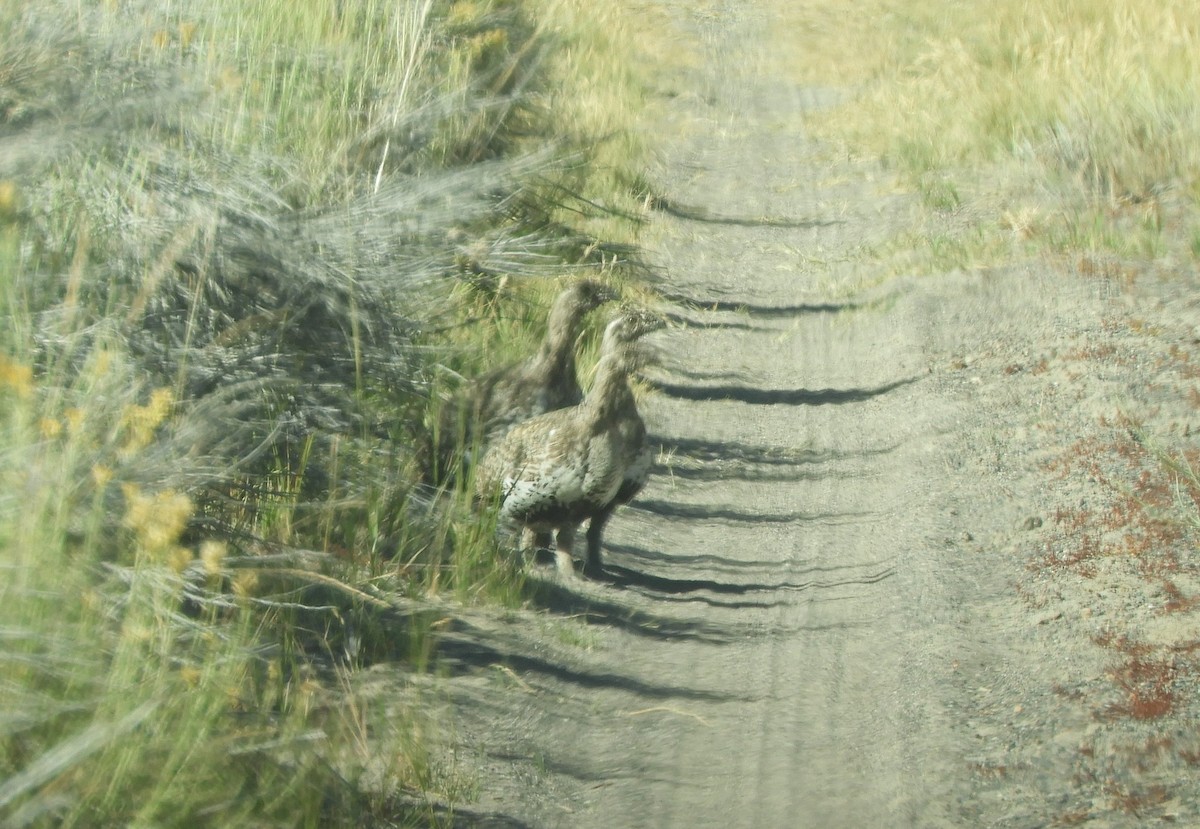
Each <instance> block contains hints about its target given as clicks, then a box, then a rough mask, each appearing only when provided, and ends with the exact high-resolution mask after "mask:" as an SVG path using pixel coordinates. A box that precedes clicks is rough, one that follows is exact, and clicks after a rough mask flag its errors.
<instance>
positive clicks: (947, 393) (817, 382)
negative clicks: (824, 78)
mask: <svg viewBox="0 0 1200 829" xmlns="http://www.w3.org/2000/svg"><path fill="white" fill-rule="evenodd" d="M729 5H730V7H731V10H729V11H728V12H727V13H722V14H720V15H713V16H708V17H701V16H698V15H689V14H687V13H686V12H684V11H677V12H676V13H675V19H676V22H677V23H678V25H679V32H678V36H679V37H680V38H683V39H690V42H691V43H692V45H693V47H694V48H698V49H699V50H700V51H701V52H702V53H703V54H704V56H705V58H706V60H705V63H704V66H703V67H702V68H700V69H697V70H695V71H693V72H686V73H684V74H681V75H679V76H678V77H665V78H664V79H663V81H662V91H663V92H664V93H670V94H671V96H672V97H671V98H670V104H669V105H668V107H667V109H666V113H665V115H664V120H663V121H662V122H661V123H656V124H648V125H647V129H648V130H650V131H653V132H654V133H655V134H656V135H657V136H659V137H660V138H659V140H664V139H663V138H662V137H663V136H665V146H664V148H663V152H662V159H663V162H662V166H661V169H659V170H657V171H656V175H657V184H658V186H659V187H660V188H661V196H662V197H663V199H664V202H663V207H664V208H665V209H663V210H661V211H659V212H658V213H657V214H656V215H657V220H656V222H657V225H656V229H655V231H654V233H653V234H652V237H651V238H650V239H649V241H648V246H649V248H650V251H649V253H650V255H651V256H652V257H653V259H654V261H655V263H656V264H657V265H658V266H659V268H660V271H661V274H662V278H663V282H662V284H661V285H660V286H659V287H660V289H661V290H662V292H663V293H664V295H666V296H668V297H670V298H671V299H672V301H673V302H674V303H675V306H674V311H675V312H676V313H677V314H678V315H679V318H680V320H681V321H686V324H683V325H680V326H678V327H676V328H674V329H672V330H669V331H668V332H665V333H664V334H660V335H656V338H655V340H656V344H657V345H659V346H660V347H661V349H662V352H663V353H664V354H665V355H666V364H665V365H664V366H663V367H662V369H661V370H658V371H656V372H655V373H653V374H652V375H651V376H650V378H649V379H650V386H651V388H652V393H650V394H648V395H647V396H646V399H645V403H644V414H645V417H646V420H647V422H648V424H649V427H650V430H651V432H652V434H653V435H654V437H655V439H657V440H659V441H660V442H661V443H662V445H663V447H664V454H663V457H662V459H661V463H660V464H659V466H658V468H657V470H656V476H655V478H654V479H653V481H652V483H651V485H650V486H649V487H648V488H647V490H646V491H645V492H644V493H643V494H642V496H641V497H640V498H639V499H638V500H637V501H636V502H635V503H634V504H633V505H631V506H629V507H626V508H625V509H624V510H622V511H621V512H619V513H618V515H617V517H616V519H615V520H614V521H613V523H612V525H611V527H610V530H609V533H608V539H607V542H608V543H607V545H606V548H607V557H606V564H607V565H608V572H609V575H610V581H609V582H608V583H602V584H596V583H591V584H587V585H583V586H580V585H574V586H566V587H563V586H557V585H555V584H553V583H552V580H551V583H550V584H548V585H547V587H546V589H545V591H544V595H543V599H544V605H545V607H547V608H550V609H551V610H552V611H555V612H556V614H560V615H561V614H577V615H578V616H579V618H580V619H582V620H583V621H585V622H586V623H587V624H586V626H585V627H580V628H579V629H578V631H579V632H578V633H575V634H568V633H564V632H563V630H562V628H561V627H560V626H558V625H557V624H556V623H554V622H548V623H545V624H537V623H534V622H531V621H530V618H529V617H525V616H521V617H518V618H515V619H510V620H508V621H506V622H502V623H497V624H496V626H495V627H494V628H493V629H492V630H490V631H489V632H488V633H487V634H486V636H485V637H484V638H486V639H487V641H488V642H490V643H491V644H490V645H489V646H488V648H489V649H488V650H486V651H485V652H481V651H479V650H478V640H479V636H480V634H478V632H477V633H476V638H475V640H474V641H475V642H476V645H475V646H474V649H473V646H471V645H467V644H462V645H461V646H456V645H455V641H456V640H455V639H454V637H448V638H447V645H446V653H445V655H446V658H447V664H449V665H455V664H460V663H461V664H467V663H470V664H473V665H486V666H492V667H493V668H494V669H493V670H490V671H484V672H481V673H476V674H470V673H469V672H466V673H465V675H464V676H462V677H460V678H459V679H458V680H456V682H457V683H458V684H457V685H456V686H455V687H456V689H457V690H456V691H455V692H454V693H455V695H456V696H455V698H456V701H457V702H458V703H460V705H459V706H458V714H457V723H458V725H457V728H458V732H457V736H458V743H459V745H460V751H461V754H460V756H459V759H460V760H464V759H465V760H467V761H468V764H469V765H472V766H473V767H474V768H475V769H476V770H477V774H478V775H479V777H480V783H481V792H480V799H479V802H478V804H477V808H475V807H472V808H471V809H470V810H468V814H465V815H464V818H463V819H464V821H465V822H466V823H467V824H469V825H489V826H510V825H511V826H516V825H528V826H538V827H552V826H555V827H557V826H561V827H604V828H605V829H609V828H610V827H740V826H746V827H751V826H753V827H783V826H801V827H895V826H912V827H937V826H1005V827H1010V826H1011V827H1016V826H1021V827H1033V826H1043V825H1048V824H1050V823H1051V822H1053V821H1054V820H1056V819H1059V820H1066V819H1067V817H1069V816H1070V815H1077V816H1084V817H1086V818H1087V819H1086V821H1085V820H1083V819H1082V818H1080V821H1079V822H1086V824H1087V825H1089V826H1118V825H1129V826H1133V825H1138V824H1139V821H1140V820H1141V817H1140V816H1137V815H1135V814H1130V813H1128V812H1121V811H1119V810H1114V809H1113V808H1112V803H1111V801H1110V800H1106V799H1105V797H1104V796H1103V795H1104V789H1103V786H1102V785H1101V784H1100V783H1097V784H1096V785H1095V786H1093V787H1091V788H1089V787H1088V786H1087V785H1084V784H1081V783H1080V780H1079V777H1080V774H1081V773H1082V771H1083V770H1085V769H1084V766H1086V762H1085V758H1081V754H1080V751H1081V749H1080V746H1081V745H1085V744H1089V743H1088V741H1089V740H1093V741H1094V740H1095V739H1096V731H1097V729H1098V728H1100V726H1098V725H1097V722H1096V719H1095V716H1094V710H1095V709H1094V707H1092V708H1089V706H1087V705H1081V704H1079V702H1078V699H1077V698H1072V695H1071V694H1066V693H1063V692H1062V689H1063V688H1064V687H1066V688H1075V689H1080V688H1083V689H1087V690H1088V693H1091V692H1092V690H1091V689H1099V687H1100V685H1101V684H1102V678H1103V675H1104V673H1105V670H1106V664H1107V662H1106V659H1107V658H1108V657H1106V655H1105V654H1104V653H1103V652H1102V651H1101V650H1100V649H1099V648H1098V647H1096V645H1095V644H1094V643H1093V641H1092V639H1091V638H1090V637H1091V635H1092V633H1093V632H1094V631H1093V629H1092V628H1089V627H1088V624H1089V623H1088V621H1087V619H1086V618H1085V617H1086V616H1087V615H1088V614H1086V613H1085V614H1083V615H1082V616H1080V614H1079V612H1078V611H1079V608H1078V607H1077V606H1076V605H1073V604H1071V603H1070V602H1069V601H1068V600H1066V599H1063V598H1062V596H1061V595H1057V598H1056V599H1055V600H1054V601H1050V600H1049V599H1046V596H1047V595H1049V594H1051V593H1054V592H1055V591H1056V590H1058V589H1059V588H1058V586H1055V585H1050V586H1047V585H1044V584H1041V583H1040V582H1037V580H1036V579H1033V582H1036V583H1031V578H1032V577H1031V576H1030V575H1029V571H1028V568H1027V567H1026V562H1027V558H1028V554H1029V551H1030V550H1034V549H1037V548H1038V546H1039V545H1040V544H1042V543H1043V541H1042V536H1041V534H1042V533H1044V532H1045V531H1046V530H1045V529H1044V528H1043V525H1044V524H1045V525H1046V527H1048V522H1049V518H1048V515H1049V510H1051V509H1053V508H1054V505H1055V503H1056V502H1055V498H1056V494H1055V493H1053V492H1049V491H1047V488H1048V486H1049V485H1048V484H1047V477H1046V474H1045V470H1044V467H1043V465H1042V462H1043V461H1044V460H1046V459H1047V458H1048V457H1049V456H1050V453H1051V451H1052V450H1053V449H1054V448H1055V444H1059V445H1065V443H1067V442H1069V441H1070V440H1072V439H1074V437H1075V436H1076V435H1074V434H1073V433H1072V432H1073V430H1074V429H1075V428H1076V427H1075V425H1074V421H1073V420H1072V418H1090V417H1092V416H1093V415H1094V414H1095V412H1096V411H1099V410H1100V409H1102V408H1103V405H1104V403H1105V401H1106V400H1107V395H1108V394H1109V391H1108V390H1107V388H1108V387H1105V386H1103V385H1097V386H1096V387H1095V388H1094V389H1093V390H1092V392H1090V396H1089V394H1085V393H1083V392H1080V393H1078V394H1072V395H1068V394H1065V393H1060V392H1061V391H1062V390H1063V384H1062V383H1060V382H1059V381H1060V380H1064V377H1065V375H1064V377H1056V375H1055V371H1056V369H1055V367H1054V366H1055V363H1054V361H1053V360H1051V361H1050V363H1049V365H1050V370H1049V371H1048V372H1045V373H1043V374H1039V375H1038V376H1037V377H1036V378H1035V377H1032V376H1029V375H1027V374H1026V375H1022V374H1021V373H1020V372H1013V371H1011V370H1010V368H1006V367H1011V366H1012V365H1014V364H1016V363H1020V362H1021V361H1028V360H1030V359H1034V358H1036V357H1037V356H1038V355H1040V354H1050V355H1053V354H1054V353H1057V350H1058V349H1060V348H1065V347H1066V346H1067V345H1069V344H1070V343H1073V342H1077V341H1079V340H1080V339H1081V338H1082V339H1084V340H1086V339H1087V338H1088V337H1091V336H1094V335H1096V329H1097V324H1098V323H1097V321H1098V320H1099V319H1100V318H1101V317H1102V316H1103V315H1104V314H1106V313H1108V312H1109V310H1111V308H1112V307H1113V303H1114V295H1115V294H1117V293H1118V292H1117V291H1115V290H1113V288H1112V286H1111V285H1110V284H1109V283H1107V282H1104V281H1102V280H1101V281H1092V282H1089V283H1084V282H1081V281H1079V280H1073V281H1072V280H1064V279H1061V278H1059V277H1058V276H1056V275H1053V274H1048V273H1039V272H1036V271H1034V270H1028V269H1022V270H1016V269H1013V270H1010V271H1005V272H996V271H994V270H993V271H991V272H987V273H983V272H981V273H972V274H964V273H953V274H945V275H940V276H937V277H926V278H920V279H918V278H910V277H907V276H905V275H899V276H890V275H888V274H884V273H874V272H872V270H871V269H872V268H878V267H880V266H878V265H875V264H872V263H871V261H870V259H869V258H868V257H865V256H863V255H861V252H862V251H863V249H864V248H865V247H866V246H869V245H872V244H875V243H881V242H884V241H886V240H888V239H891V238H893V237H895V236H896V235H897V234H899V233H902V232H914V233H920V232H922V231H923V230H924V229H926V228H924V226H923V225H922V224H921V223H922V222H928V221H929V219H928V218H922V216H924V215H926V214H923V213H922V211H921V210H920V209H919V208H918V207H917V205H916V204H915V201H914V199H915V197H913V196H911V195H906V194H903V193H901V192H899V191H898V190H897V189H896V188H894V187H893V185H892V184H891V182H890V180H889V178H888V176H887V175H886V174H884V173H883V172H882V171H880V170H879V169H877V168H875V167H872V166H869V165H858V164H850V163H843V162H834V161H831V159H830V154H829V152H828V151H827V149H826V148H823V147H821V146H819V145H818V144H816V143H815V142H813V141H811V140H809V139H808V138H806V137H805V134H804V132H803V124H804V115H805V113H806V112H811V111H813V110H814V109H815V108H819V107H821V106H823V105H827V104H828V103H829V102H830V100H831V94H832V93H825V92H818V91H813V90H807V89H803V88H798V87H796V86H795V85H793V84H791V83H789V82H787V81H784V80H782V79H779V78H773V77H770V76H767V75H764V74H761V73H760V72H759V70H758V69H757V68H756V67H758V66H761V65H762V62H761V61H760V60H759V59H758V58H759V57H760V55H759V53H758V52H757V51H756V50H758V49H759V48H761V44H762V43H764V42H766V41H767V40H768V38H766V37H765V34H764V31H765V30H764V27H766V26H770V25H773V21H772V18H771V17H770V16H769V15H768V14H766V13H765V12H762V13H760V12H753V11H749V10H746V9H744V8H742V7H743V6H747V5H749V4H729ZM733 7H737V10H732V8H733ZM945 220H946V221H953V220H954V219H953V217H948V218H946V219H945ZM889 276H890V278H887V279H886V281H885V277H889ZM873 283H876V284H878V287H875V288H870V289H863V290H850V288H853V287H856V286H861V285H871V284H873ZM1122 301H1124V300H1122ZM1064 382H1065V381H1064ZM1085 382H1086V380H1085ZM1092 398H1095V399H1092ZM1081 401H1082V402H1081ZM1043 518H1045V520H1044V521H1043ZM1018 588H1021V589H1020V590H1018ZM1039 590H1040V591H1041V593H1042V594H1043V595H1042V598H1043V599H1044V601H1042V602H1041V604H1040V605H1039V604H1038V602H1031V601H1030V599H1029V593H1030V592H1031V591H1032V592H1035V593H1036V592H1038V591H1039ZM1022 594H1024V595H1022ZM1064 613H1065V614H1066V616H1065V617H1064ZM556 614H551V617H552V618H555V616H556ZM1056 614H1057V615H1056ZM534 618H536V617H534ZM464 641H465V640H464ZM456 660H457V661H456ZM472 677H474V678H472ZM1080 693H1083V692H1082V691H1081V692H1080ZM1095 693H1096V694H1100V693H1101V691H1099V690H1096V691H1095ZM1085 754H1086V752H1085ZM1087 756H1092V755H1087ZM1172 773H1173V774H1176V777H1178V778H1179V779H1186V772H1185V771H1181V772H1172ZM1173 779H1174V778H1173ZM1176 782H1178V780H1176ZM1193 800H1194V798H1193ZM1172 803H1173V805H1172V806H1171V807H1170V808H1171V809H1173V810H1174V811H1173V812H1172V814H1174V815H1176V816H1177V817H1178V818H1179V819H1181V820H1182V821H1183V823H1184V824H1186V823H1187V820H1188V819H1190V818H1189V817H1188V816H1194V815H1195V811H1194V809H1195V804H1194V802H1189V801H1187V799H1186V798H1185V799H1184V800H1176V801H1172Z"/></svg>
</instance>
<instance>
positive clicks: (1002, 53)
mask: <svg viewBox="0 0 1200 829" xmlns="http://www.w3.org/2000/svg"><path fill="white" fill-rule="evenodd" d="M778 13H779V14H780V15H781V17H782V19H783V21H784V22H783V23H781V25H780V26H778V27H775V31H777V32H778V33H779V38H780V40H779V42H778V43H776V44H772V49H773V54H775V55H776V57H775V60H774V63H775V66H776V67H777V68H779V69H781V70H782V71H784V72H786V73H788V74H789V75H791V76H792V77H796V78H798V79H799V80H800V81H801V82H803V83H808V84H813V85H824V86H836V87H839V88H843V89H848V90H849V91H850V94H849V95H848V96H847V98H846V100H845V103H844V104H843V105H842V106H840V107H837V108H835V109H834V110H832V111H830V112H828V113H826V114H824V115H815V116H813V117H812V118H810V119H809V126H810V128H813V129H815V130H816V131H817V132H819V133H821V134H822V135H824V136H825V137H827V138H830V139H833V140H836V141H839V142H841V143H842V144H844V145H845V146H847V147H849V148H851V152H853V153H857V154H867V155H872V156H878V157H880V158H882V159H883V160H884V161H885V162H886V163H888V164H889V165H891V166H892V167H894V168H895V169H896V170H897V171H898V172H899V173H900V174H901V175H902V176H903V177H904V178H905V179H907V180H908V182H909V183H910V186H911V187H912V188H913V189H914V190H917V191H920V192H922V194H923V197H924V199H925V201H926V203H927V204H928V205H929V207H930V208H931V209H932V210H935V211H936V210H948V209H955V208H957V207H958V206H959V205H960V204H964V205H967V206H971V207H974V208H977V209H979V210H980V211H982V212H983V214H984V215H983V217H982V220H981V221H982V224H984V226H985V227H987V226H990V227H991V229H992V230H993V231H994V232H996V233H1000V234H1002V233H1003V231H1004V229H1003V228H1002V227H1000V226H999V225H1000V224H1001V223H1002V217H1003V216H1004V215H1005V214H1006V213H1007V214H1010V215H1011V214H1024V215H1025V216H1026V217H1027V218H1028V221H1026V222H1025V223H1024V229H1025V232H1024V241H1026V242H1028V243H1029V248H1030V249H1031V250H1032V251H1033V252H1038V251H1045V250H1050V251H1054V252H1062V251H1071V252H1078V251H1090V252H1105V253H1111V254H1114V255H1118V256H1122V257H1129V258H1143V257H1149V258H1155V259H1157V258H1173V259H1174V260H1175V261H1194V259H1195V255H1196V250H1197V249H1198V246H1197V243H1196V239H1197V238H1198V232H1200V221H1198V219H1197V216H1198V212H1200V211H1198V210H1197V207H1198V206H1200V204H1198V200H1200V151H1198V150H1197V149H1196V148H1197V147H1198V146H1200V140H1198V139H1200V127H1198V126H1197V124H1198V123H1200V120H1198V119H1197V118H1196V113H1197V108H1198V106H1200V99H1198V98H1197V96H1196V94H1195V90H1194V84H1193V83H1191V79H1192V78H1194V77H1195V76H1196V74H1197V70H1198V69H1200V67H1198V66H1197V61H1198V60H1200V58H1197V55H1198V54H1200V50H1198V49H1197V46H1200V43H1198V42H1197V41H1198V39H1200V34H1198V32H1200V11H1198V10H1197V9H1196V7H1195V6H1194V5H1193V4H1189V3H1186V2H1182V0H1175V1H1174V2H1166V3H1158V4H1155V5H1153V6H1147V5H1145V4H1142V3H1137V2H1133V0H1122V2H1116V3H1106V4H1103V5H1086V4H1079V3H1072V2H1067V1H1066V0H1038V2H1033V3H1023V2H1005V3H998V4H992V5H990V6H988V7H987V8H986V9H977V8H975V7H972V6H970V5H969V4H962V3H951V2H941V1H937V0H925V1H924V2H921V3H900V2H893V0H876V1H875V2H872V3H869V4H868V5H867V6H865V7H864V6H859V7H856V11H855V14H853V15H845V14H842V13H841V10H840V9H839V8H838V7H837V6H829V5H828V4H820V3H812V2H799V3H789V4H786V6H784V5H780V6H779V7H778ZM848 18H850V19H848ZM797 38H800V39H802V40H803V46H804V48H797V47H796V43H795V39H797ZM934 267H936V266H934Z"/></svg>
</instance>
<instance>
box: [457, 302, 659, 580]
mask: <svg viewBox="0 0 1200 829" xmlns="http://www.w3.org/2000/svg"><path fill="white" fill-rule="evenodd" d="M661 324H662V323H661V320H660V319H659V318H658V317H655V316H653V315H650V314H648V313H647V312H645V311H640V310H627V311H625V312H623V313H622V314H621V315H620V316H618V317H617V318H616V319H615V320H614V321H613V322H611V323H610V324H609V326H608V328H607V329H606V331H605V339H604V343H603V345H602V347H601V355H602V356H601V359H600V362H599V364H598V366H597V371H596V379H595V382H594V384H593V386H592V388H591V390H590V391H589V392H588V395H587V397H586V398H585V399H584V400H583V402H582V403H581V404H579V405H577V406H572V407H569V408H565V409H560V410H557V411H552V412H548V413H546V414H543V415H539V416H537V417H534V418H531V419H530V420H527V421H525V422H524V423H521V424H519V425H517V426H516V427H514V428H513V429H512V430H511V431H509V432H508V433H507V434H506V435H505V436H504V437H503V438H502V439H501V440H500V441H498V442H497V443H496V444H495V445H494V446H493V447H492V448H491V449H489V450H488V452H487V454H486V455H485V456H484V458H483V460H482V461H481V462H480V465H479V468H478V470H477V475H476V493H477V495H478V496H479V497H480V498H482V499H496V498H498V499H499V502H500V519H501V521H502V522H504V523H506V524H508V525H509V526H511V527H514V528H515V527H521V528H523V530H524V536H525V537H524V539H523V546H527V545H528V542H529V541H530V540H531V538H532V539H535V540H536V539H539V538H545V537H547V536H548V535H549V534H550V533H553V534H554V536H555V557H556V559H557V563H558V567H559V570H560V571H562V572H564V573H567V572H573V570H574V567H573V563H572V552H573V546H574V540H575V533H576V531H577V530H578V527H579V525H580V524H581V523H582V522H583V521H585V520H589V519H590V520H593V521H594V520H595V518H596V516H598V515H601V514H603V515H604V516H605V520H607V516H608V515H609V514H611V512H612V510H613V509H615V508H616V506H617V505H618V499H619V498H620V496H621V494H622V492H623V491H624V487H625V484H626V476H627V475H629V474H631V472H632V473H633V475H634V478H635V479H638V478H640V480H641V481H642V483H644V475H645V474H648V470H649V468H648V465H645V464H643V462H642V461H643V456H644V453H645V449H646V426H645V423H644V422H643V421H642V418H641V416H640V415H639V414H638V411H637V403H636V401H635V400H634V397H633V392H632V391H631V390H630V388H629V383H628V378H629V374H630V373H631V372H632V371H633V370H634V369H636V368H637V367H638V365H640V364H641V362H642V361H643V355H642V354H641V353H640V352H639V351H638V350H637V349H636V348H635V347H634V342H635V341H636V339H637V338H638V337H640V336H641V335H642V334H644V333H646V332H647V331H650V330H653V329H654V328H657V327H660V326H661ZM643 467H644V469H643ZM639 488H640V485H639ZM629 497H632V495H630V496H629ZM619 503H624V502H623V501H621V502H619ZM602 525H603V521H601V525H600V527H599V528H598V529H597V545H596V546H597V549H596V552H595V554H594V555H593V553H592V551H591V549H590V548H589V562H588V563H589V565H592V564H593V563H594V564H595V565H598V564H599V550H598V547H599V533H600V532H601V531H602V528H603V527H602ZM590 534H591V533H590V532H589V536H590ZM593 558H594V559H595V560H594V562H593V560H592V559H593Z"/></svg>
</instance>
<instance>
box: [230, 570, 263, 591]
mask: <svg viewBox="0 0 1200 829" xmlns="http://www.w3.org/2000/svg"><path fill="white" fill-rule="evenodd" d="M257 587H258V573H256V572H254V571H253V570H242V571H241V572H240V573H238V574H237V578H235V579H234V580H233V595H235V596H243V597H244V596H250V595H253V593H254V591H255V589H256V588H257Z"/></svg>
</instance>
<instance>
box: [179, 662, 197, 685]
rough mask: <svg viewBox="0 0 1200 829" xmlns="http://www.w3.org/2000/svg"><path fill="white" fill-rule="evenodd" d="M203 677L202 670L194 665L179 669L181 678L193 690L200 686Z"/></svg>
mask: <svg viewBox="0 0 1200 829" xmlns="http://www.w3.org/2000/svg"><path fill="white" fill-rule="evenodd" d="M201 676H203V674H201V673H200V669H199V668H197V667H196V666H194V665H184V666H183V667H182V668H180V669H179V678H180V679H182V680H183V681H184V683H185V684H186V685H188V686H190V687H192V688H195V687H196V686H197V685H199V684H200V678H201Z"/></svg>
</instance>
